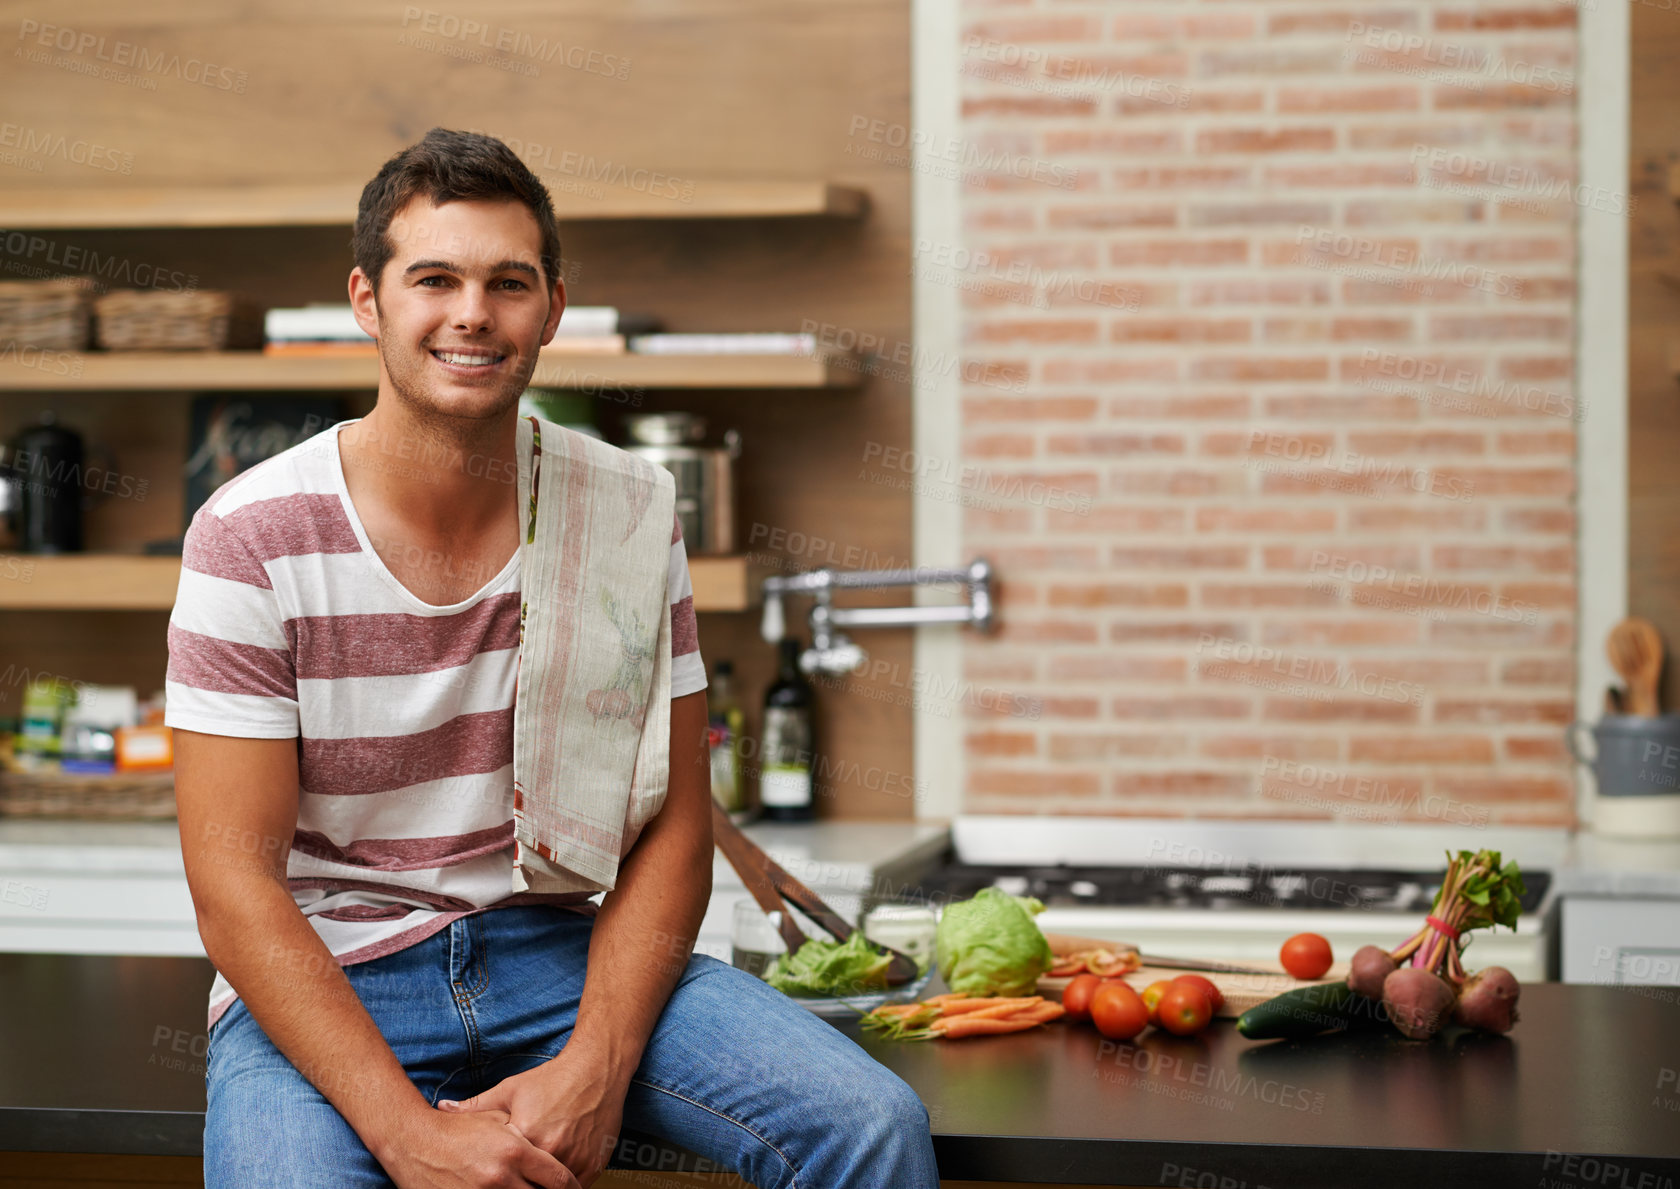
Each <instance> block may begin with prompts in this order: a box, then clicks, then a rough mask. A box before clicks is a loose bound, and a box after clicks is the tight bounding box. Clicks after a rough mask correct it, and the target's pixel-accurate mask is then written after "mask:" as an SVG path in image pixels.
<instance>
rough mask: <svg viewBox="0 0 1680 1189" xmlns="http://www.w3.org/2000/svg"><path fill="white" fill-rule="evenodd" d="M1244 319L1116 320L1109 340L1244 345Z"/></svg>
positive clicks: (1249, 330)
mask: <svg viewBox="0 0 1680 1189" xmlns="http://www.w3.org/2000/svg"><path fill="white" fill-rule="evenodd" d="M1252 334H1253V329H1252V326H1251V324H1250V323H1249V320H1248V319H1247V318H1116V319H1115V320H1114V321H1113V322H1111V323H1110V324H1109V331H1108V337H1109V340H1110V341H1111V342H1116V343H1246V342H1248V340H1249V339H1250V338H1251V337H1252Z"/></svg>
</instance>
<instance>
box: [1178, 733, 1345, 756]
mask: <svg viewBox="0 0 1680 1189" xmlns="http://www.w3.org/2000/svg"><path fill="white" fill-rule="evenodd" d="M1199 750H1200V752H1201V754H1202V755H1204V756H1207V757H1208V758H1209V759H1214V760H1259V759H1274V760H1295V761H1300V760H1334V759H1339V758H1340V756H1341V753H1342V745H1341V742H1340V741H1339V740H1338V739H1336V738H1334V737H1332V736H1327V735H1232V734H1229V733H1222V734H1219V735H1215V736H1212V737H1211V738H1207V739H1203V740H1202V743H1201V747H1200V749H1199Z"/></svg>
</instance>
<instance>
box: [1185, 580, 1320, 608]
mask: <svg viewBox="0 0 1680 1189" xmlns="http://www.w3.org/2000/svg"><path fill="white" fill-rule="evenodd" d="M1335 602H1336V596H1335V595H1333V594H1326V593H1325V592H1324V591H1322V590H1316V589H1314V588H1313V587H1310V586H1300V585H1297V584H1294V583H1290V584H1287V585H1283V586H1279V585H1275V584H1269V585H1263V584H1260V583H1243V584H1241V585H1237V584H1232V585H1225V584H1222V583H1206V582H1204V583H1203V584H1202V587H1201V604H1202V606H1204V607H1216V608H1231V607H1252V608H1267V607H1327V606H1330V605H1332V604H1334V603H1335Z"/></svg>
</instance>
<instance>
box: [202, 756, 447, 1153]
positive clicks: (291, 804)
mask: <svg viewBox="0 0 1680 1189" xmlns="http://www.w3.org/2000/svg"><path fill="white" fill-rule="evenodd" d="M175 795H176V799H177V802H178V806H179V813H180V824H181V854H182V858H183V860H184V861H185V864H186V869H187V886H188V888H189V889H190V890H191V892H192V900H193V910H194V912H195V913H196V914H197V916H198V933H199V937H200V938H201V939H202V940H203V942H204V952H205V953H206V954H208V955H209V956H210V961H211V962H212V963H214V964H215V967H216V969H217V970H219V971H221V973H222V975H223V977H225V978H226V979H227V981H228V982H229V983H230V984H231V985H232V986H233V989H234V990H235V991H237V992H238V993H239V996H240V998H241V999H243V1000H244V1001H245V1007H246V1010H248V1011H249V1012H250V1013H251V1015H252V1016H253V1017H254V1018H255V1019H256V1021H257V1023H258V1024H260V1025H261V1026H262V1030H263V1031H264V1032H265V1033H267V1034H268V1037H269V1039H270V1040H272V1041H273V1042H274V1045H275V1047H276V1048H278V1049H279V1050H280V1051H281V1052H282V1053H284V1054H285V1055H286V1057H287V1059H288V1060H290V1061H291V1063H292V1064H293V1065H294V1066H296V1067H297V1069H298V1072H300V1073H302V1074H303V1075H304V1076H305V1077H307V1078H308V1079H309V1080H310V1082H312V1083H313V1084H314V1085H315V1087H316V1089H318V1090H320V1091H321V1093H322V1094H323V1095H325V1096H326V1098H327V1099H328V1101H330V1102H331V1103H332V1104H333V1106H335V1107H337V1108H338V1111H339V1113H340V1114H341V1115H343V1116H344V1118H345V1121H346V1122H348V1123H349V1124H350V1126H351V1127H353V1128H355V1130H356V1134H357V1135H359V1136H361V1137H362V1141H363V1142H364V1143H366V1144H367V1145H368V1147H369V1150H370V1151H373V1152H374V1155H375V1156H379V1155H380V1153H379V1151H378V1150H377V1149H376V1148H375V1144H376V1143H377V1142H378V1141H379V1138H380V1132H381V1128H382V1126H383V1125H385V1124H387V1123H388V1122H389V1120H391V1119H392V1118H393V1117H395V1116H397V1115H400V1114H403V1113H406V1112H407V1110H409V1109H416V1110H418V1109H428V1104H427V1103H426V1100H425V1099H424V1098H423V1097H422V1096H421V1094H420V1092H419V1091H418V1090H417V1089H415V1087H414V1084H413V1083H412V1082H410V1081H409V1080H408V1075H407V1074H405V1073H404V1072H403V1069H402V1066H401V1065H400V1064H399V1063H398V1061H397V1058H396V1055H395V1054H394V1053H392V1051H391V1047H390V1046H389V1045H388V1044H387V1043H386V1042H385V1038H384V1036H382V1035H381V1034H380V1032H379V1029H378V1027H377V1026H376V1025H375V1024H374V1022H373V1019H372V1017H370V1016H369V1015H368V1013H367V1009H366V1008H364V1007H363V1006H362V1003H361V1000H360V999H359V998H357V996H356V993H355V991H354V990H352V989H351V986H350V980H349V979H348V978H346V977H345V975H344V971H343V969H342V968H340V966H339V964H338V962H337V960H336V959H335V958H334V957H333V956H332V954H331V953H330V952H328V950H327V947H326V944H325V943H324V942H322V940H321V938H320V936H319V935H318V934H317V933H316V932H315V930H314V928H313V927H312V926H311V925H310V924H309V922H308V921H307V920H306V919H304V915H303V913H302V912H301V911H299V909H298V906H297V903H296V901H294V900H293V899H292V894H291V892H290V891H289V890H288V889H287V886H286V856H287V854H288V853H289V852H290V850H291V844H292V834H293V832H294V830H295V829H296V826H297V807H298V767H297V740H296V739H238V738H233V737H230V736H223V735H204V734H200V733H198V732H196V731H183V730H179V729H178V730H177V731H176V732H175ZM399 1108H400V1109H399Z"/></svg>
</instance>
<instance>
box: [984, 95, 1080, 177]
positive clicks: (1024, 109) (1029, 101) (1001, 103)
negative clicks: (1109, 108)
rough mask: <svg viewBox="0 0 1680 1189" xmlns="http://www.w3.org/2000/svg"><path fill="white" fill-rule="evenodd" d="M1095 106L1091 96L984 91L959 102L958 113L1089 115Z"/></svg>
mask: <svg viewBox="0 0 1680 1189" xmlns="http://www.w3.org/2000/svg"><path fill="white" fill-rule="evenodd" d="M1097 110H1098V108H1097V101H1096V100H1095V99H1076V98H1067V99H1056V98H1051V97H1049V96H1041V95H1031V96H1029V95H988V96H985V97H983V98H972V99H964V100H963V104H962V114H963V115H964V116H965V117H967V118H970V119H972V118H974V117H976V116H1042V117H1052V116H1090V115H1095V114H1096V113H1097ZM1004 176H1013V175H1004Z"/></svg>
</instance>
